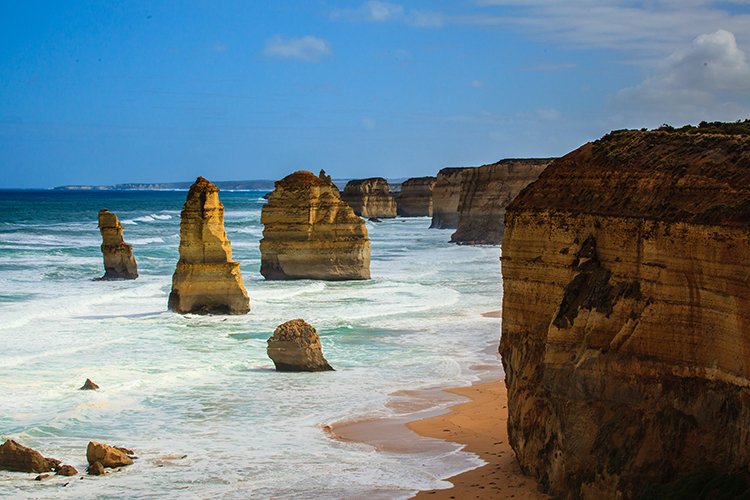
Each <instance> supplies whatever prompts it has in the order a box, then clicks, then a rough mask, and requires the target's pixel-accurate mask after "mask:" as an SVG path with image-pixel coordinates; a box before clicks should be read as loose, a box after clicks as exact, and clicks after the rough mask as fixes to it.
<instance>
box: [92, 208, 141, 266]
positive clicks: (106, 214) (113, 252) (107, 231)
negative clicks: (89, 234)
mask: <svg viewBox="0 0 750 500" xmlns="http://www.w3.org/2000/svg"><path fill="white" fill-rule="evenodd" d="M99 232H100V233H102V255H103V256H104V276H102V277H101V278H99V279H102V280H134V279H136V278H137V277H138V266H137V265H136V264H135V257H133V246H132V245H130V244H128V243H125V241H124V240H123V239H122V224H120V221H119V220H118V219H117V216H116V215H115V214H113V213H111V212H110V211H109V210H107V209H106V208H102V209H101V210H99Z"/></svg>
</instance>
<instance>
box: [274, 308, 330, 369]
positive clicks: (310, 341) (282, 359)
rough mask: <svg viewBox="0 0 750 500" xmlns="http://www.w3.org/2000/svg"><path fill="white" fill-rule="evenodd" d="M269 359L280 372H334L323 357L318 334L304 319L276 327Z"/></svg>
mask: <svg viewBox="0 0 750 500" xmlns="http://www.w3.org/2000/svg"><path fill="white" fill-rule="evenodd" d="M267 352H268V357H269V358H271V360H272V361H273V364H274V365H276V371H280V372H322V371H330V370H333V368H331V365H329V364H328V361H326V358H325V357H324V356H323V347H322V346H321V345H320V337H319V336H318V332H316V331H315V328H313V327H312V325H310V324H308V323H307V322H305V320H302V319H293V320H291V321H287V322H286V323H284V324H281V325H279V326H278V327H276V330H274V332H273V336H272V337H271V338H270V339H268V349H267Z"/></svg>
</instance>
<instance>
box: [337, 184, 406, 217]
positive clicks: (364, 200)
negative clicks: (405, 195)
mask: <svg viewBox="0 0 750 500" xmlns="http://www.w3.org/2000/svg"><path fill="white" fill-rule="evenodd" d="M341 199H342V200H344V201H345V202H346V203H348V204H349V206H350V207H352V210H354V213H355V214H357V215H359V216H360V217H365V218H368V217H378V218H381V219H385V218H391V217H396V199H395V198H394V197H393V195H391V192H390V189H389V187H388V181H386V180H385V179H383V178H382V177H373V178H370V179H355V180H351V181H349V182H347V183H346V187H344V191H342V192H341Z"/></svg>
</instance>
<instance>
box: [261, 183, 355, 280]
mask: <svg viewBox="0 0 750 500" xmlns="http://www.w3.org/2000/svg"><path fill="white" fill-rule="evenodd" d="M260 220H261V222H262V223H263V225H264V226H265V227H264V229H263V239H262V240H260V253H261V267H260V272H261V274H262V275H263V276H265V278H266V279H276V280H283V279H321V280H357V279H369V278H370V240H369V239H368V238H367V228H366V227H365V221H363V220H362V219H361V218H359V217H357V215H355V214H354V211H353V210H352V209H351V207H350V206H349V205H347V204H346V203H345V202H344V201H342V200H341V197H340V195H339V190H338V188H336V186H335V185H333V184H332V183H331V182H329V181H328V180H326V179H321V178H320V177H317V176H315V175H314V174H312V173H311V172H307V171H305V170H300V171H298V172H295V173H293V174H291V175H288V176H286V177H284V178H283V179H282V180H280V181H278V182H277V183H276V189H274V191H273V192H272V193H271V195H270V196H269V197H268V203H267V204H266V205H265V206H264V207H263V210H262V212H261V219H260Z"/></svg>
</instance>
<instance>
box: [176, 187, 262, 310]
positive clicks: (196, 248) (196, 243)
mask: <svg viewBox="0 0 750 500" xmlns="http://www.w3.org/2000/svg"><path fill="white" fill-rule="evenodd" d="M169 309H170V310H172V311H175V312H178V313H182V314H185V313H198V314H246V313H247V312H248V311H250V299H249V297H248V295H247V291H246V290H245V284H244V283H243V281H242V273H241V272H240V264H239V263H238V262H234V261H233V260H232V244H231V243H230V241H229V239H227V234H226V232H225V231H224V205H222V203H221V201H219V189H218V188H217V187H216V186H215V185H214V184H212V183H211V182H209V181H207V180H206V179H204V178H203V177H198V179H197V180H196V181H195V183H194V184H193V185H192V187H191V188H190V191H188V195H187V200H186V201H185V206H184V207H183V208H182V215H181V221H180V260H179V262H177V269H176V270H175V272H174V275H173V276H172V292H171V293H170V294H169Z"/></svg>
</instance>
